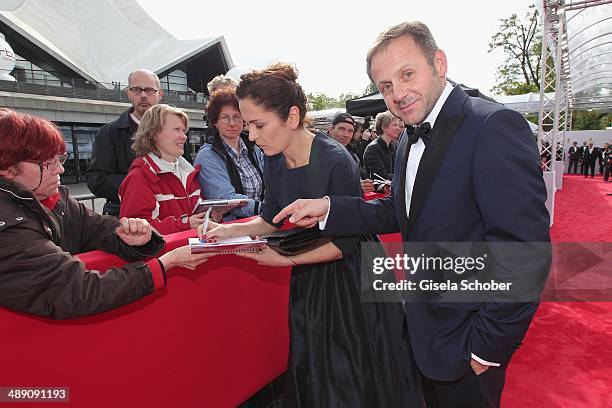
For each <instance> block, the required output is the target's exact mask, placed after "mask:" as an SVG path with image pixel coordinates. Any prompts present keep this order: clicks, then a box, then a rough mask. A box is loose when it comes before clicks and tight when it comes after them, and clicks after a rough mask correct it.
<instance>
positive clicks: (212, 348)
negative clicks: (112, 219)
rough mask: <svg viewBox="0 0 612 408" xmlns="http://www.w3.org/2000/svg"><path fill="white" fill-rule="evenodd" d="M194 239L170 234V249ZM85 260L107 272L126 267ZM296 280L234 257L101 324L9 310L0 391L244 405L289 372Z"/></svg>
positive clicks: (3, 326)
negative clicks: (65, 391) (53, 390)
mask: <svg viewBox="0 0 612 408" xmlns="http://www.w3.org/2000/svg"><path fill="white" fill-rule="evenodd" d="M192 236H195V231H186V232H181V233H178V234H173V235H168V236H166V241H167V245H166V250H171V249H174V248H176V247H178V246H181V245H184V244H185V243H186V242H187V238H188V237H192ZM381 238H382V240H383V241H397V240H401V238H400V237H399V234H391V235H387V236H383V237H381ZM79 257H80V258H81V260H82V261H83V262H85V263H86V264H87V266H88V267H89V268H91V269H98V270H106V269H107V268H108V267H110V266H113V265H121V264H123V263H125V262H124V261H123V260H121V259H120V258H118V257H116V256H114V255H109V254H107V253H104V252H101V251H93V252H89V253H86V254H81V255H79ZM289 274H290V269H289V268H270V267H262V266H258V265H256V264H255V263H254V262H253V261H250V260H247V259H243V258H240V257H237V256H233V255H225V256H217V257H214V258H211V259H209V260H208V261H207V262H205V263H204V264H202V265H201V266H200V267H199V268H198V269H197V270H195V271H190V270H186V269H178V268H177V269H174V270H172V271H171V272H170V274H169V280H168V286H167V287H166V288H164V289H161V290H160V291H158V292H157V293H155V294H153V295H150V296H147V297H145V298H143V299H141V300H139V301H137V302H134V303H132V304H130V305H127V306H124V307H122V308H119V309H117V310H113V311H110V312H106V313H102V314H99V315H96V316H92V317H87V318H79V319H72V320H65V321H54V320H49V319H44V318H38V317H33V316H30V315H26V314H22V313H17V312H13V311H10V310H5V309H2V308H0V339H1V340H0V341H1V343H0V344H1V345H2V347H1V349H0V387H2V386H16V387H51V386H54V387H69V390H70V403H68V404H66V403H49V402H46V403H45V404H44V406H45V407H52V406H61V407H65V406H78V407H88V408H93V407H149V408H151V407H173V406H177V407H215V408H217V407H235V406H237V405H239V404H240V403H242V402H243V401H245V400H246V399H248V398H249V397H250V396H251V395H253V394H254V393H255V392H257V391H258V390H259V389H260V388H262V387H263V386H264V385H266V384H268V383H269V382H270V381H271V380H273V379H274V378H276V377H277V376H278V375H280V374H281V373H282V372H283V371H284V370H285V367H286V365H287V353H288V344H289V334H288V325H287V318H288V301H289V289H288V288H289ZM9 405H10V404H9ZM9 405H7V404H5V403H1V402H0V407H4V406H9ZM30 405H31V403H29V405H28V406H30ZM18 406H20V407H21V406H25V405H24V404H19V405H18Z"/></svg>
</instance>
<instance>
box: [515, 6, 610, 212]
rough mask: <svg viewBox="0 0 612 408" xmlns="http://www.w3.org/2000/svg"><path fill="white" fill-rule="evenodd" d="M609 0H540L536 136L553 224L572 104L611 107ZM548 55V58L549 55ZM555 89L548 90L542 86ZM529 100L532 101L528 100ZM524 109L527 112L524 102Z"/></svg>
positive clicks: (584, 106) (574, 106) (580, 106)
mask: <svg viewBox="0 0 612 408" xmlns="http://www.w3.org/2000/svg"><path fill="white" fill-rule="evenodd" d="M611 3H612V0H580V1H574V2H566V1H564V0H542V1H541V2H539V4H538V7H539V9H540V11H541V15H542V24H543V38H542V59H541V61H542V71H541V75H540V78H541V84H540V98H539V109H538V111H539V119H538V128H539V129H538V141H539V146H540V149H541V150H542V153H543V156H544V157H548V158H549V159H548V160H547V162H545V163H543V167H544V180H545V182H546V186H547V189H548V200H547V206H548V209H549V212H550V217H551V224H552V223H553V216H554V195H555V191H556V190H557V189H558V188H562V182H563V162H562V161H555V158H556V157H557V155H556V146H557V145H559V146H560V148H561V149H563V150H564V140H565V132H566V131H568V130H570V127H571V122H572V120H571V112H572V110H574V109H593V108H606V107H607V108H610V107H612V5H611ZM549 57H550V58H549ZM551 89H552V90H554V92H548V93H546V92H545V90H551ZM527 102H530V101H527ZM522 111H523V112H530V111H531V110H530V109H529V108H528V106H527V105H525V106H523V109H522Z"/></svg>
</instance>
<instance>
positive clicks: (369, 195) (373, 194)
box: [363, 191, 389, 201]
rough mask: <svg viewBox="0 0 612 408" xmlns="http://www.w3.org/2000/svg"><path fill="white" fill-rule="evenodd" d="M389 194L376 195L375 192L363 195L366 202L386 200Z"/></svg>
mask: <svg viewBox="0 0 612 408" xmlns="http://www.w3.org/2000/svg"><path fill="white" fill-rule="evenodd" d="M388 195H389V194H386V193H375V192H373V191H372V192H371V193H364V194H363V198H364V200H368V201H369V200H374V199H376V198H385V197H386V196H388Z"/></svg>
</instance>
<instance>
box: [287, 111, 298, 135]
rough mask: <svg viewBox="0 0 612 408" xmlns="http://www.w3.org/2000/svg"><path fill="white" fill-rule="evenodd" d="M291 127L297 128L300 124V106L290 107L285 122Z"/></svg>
mask: <svg viewBox="0 0 612 408" xmlns="http://www.w3.org/2000/svg"><path fill="white" fill-rule="evenodd" d="M285 123H286V124H287V126H289V128H290V129H293V130H295V129H297V128H298V127H299V126H300V108H298V107H297V106H292V107H291V108H290V109H289V116H288V117H287V121H286V122H285Z"/></svg>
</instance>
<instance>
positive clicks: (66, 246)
mask: <svg viewBox="0 0 612 408" xmlns="http://www.w3.org/2000/svg"><path fill="white" fill-rule="evenodd" d="M118 225H119V221H118V220H117V219H116V218H114V217H111V216H105V215H99V214H96V213H94V212H93V211H91V210H89V209H87V208H86V207H85V206H84V205H83V204H81V203H79V202H77V201H76V200H75V199H74V198H71V197H70V196H69V194H68V189H67V188H66V187H63V186H61V187H60V200H59V201H58V203H57V204H56V205H55V207H54V208H53V210H52V211H49V210H48V209H47V208H46V207H45V206H43V205H42V204H41V203H40V202H39V201H38V200H37V199H35V198H34V196H33V195H32V193H31V192H29V191H28V190H26V189H24V188H23V187H21V185H19V184H18V183H15V182H13V181H10V180H6V179H4V178H2V177H0V248H2V250H1V251H0V307H6V308H9V309H14V310H19V311H23V312H27V313H32V314H35V315H40V316H46V317H51V318H54V319H65V318H71V317H79V316H88V315H92V314H95V313H100V312H103V311H105V310H109V309H113V308H116V307H119V306H122V305H125V304H128V303H130V302H133V301H135V300H137V299H140V298H141V297H143V296H145V295H147V294H149V293H152V292H153V291H154V290H155V288H156V287H159V285H157V284H156V282H157V283H160V282H161V285H162V286H163V281H164V279H163V277H161V279H160V276H162V275H160V274H162V273H163V272H162V271H161V267H160V265H159V263H158V261H157V259H153V260H152V261H149V262H148V263H142V262H137V263H131V264H126V265H123V266H121V267H114V268H111V269H108V270H107V271H106V273H104V272H105V271H95V270H88V269H87V268H86V267H85V264H83V262H81V261H79V260H78V259H76V258H74V257H73V256H72V255H75V254H79V253H82V252H87V251H92V250H95V249H100V250H103V251H106V252H110V253H113V254H116V255H118V256H120V257H121V258H123V259H125V260H127V261H136V260H139V259H144V258H146V257H150V256H153V255H155V254H156V253H158V252H159V251H160V250H161V249H162V248H163V247H164V240H163V238H162V237H161V236H159V235H158V234H156V233H153V234H152V238H151V240H150V241H149V243H147V244H146V245H143V246H140V247H131V246H128V245H127V244H125V243H124V242H123V241H121V240H120V239H119V237H117V234H116V233H115V229H116V228H117V226H118Z"/></svg>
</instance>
